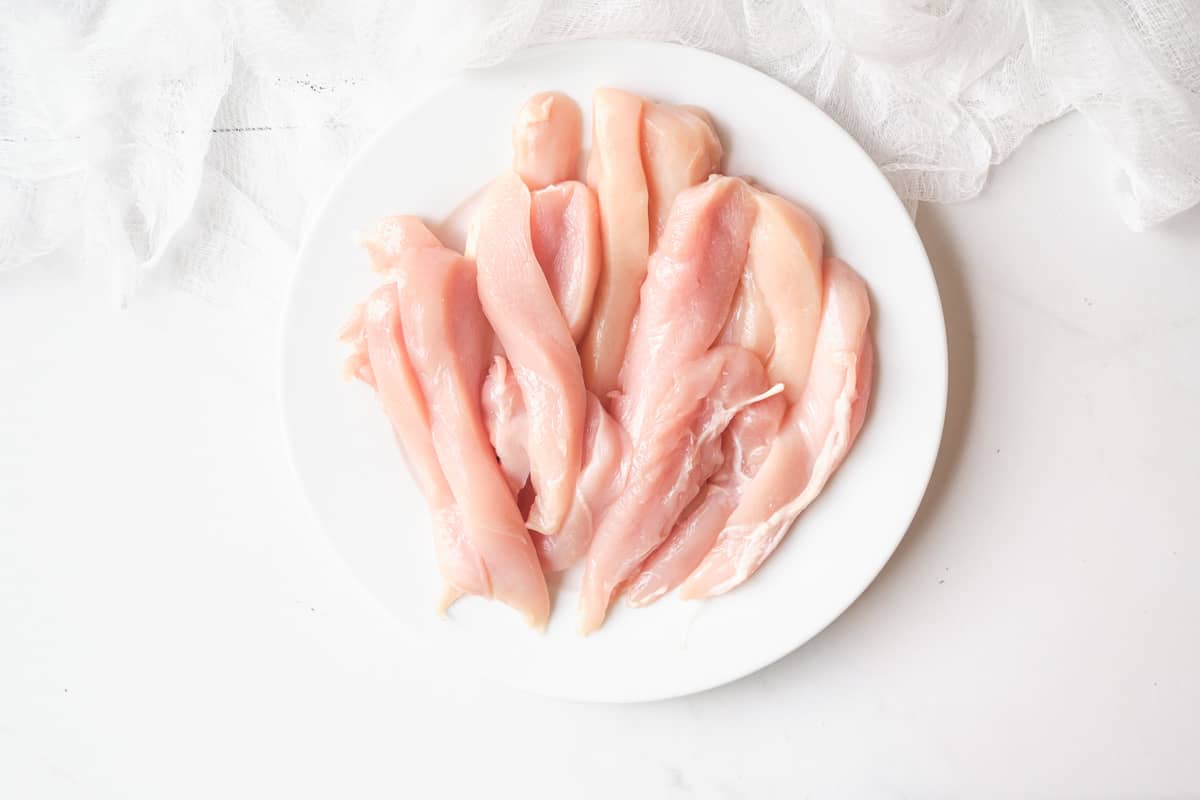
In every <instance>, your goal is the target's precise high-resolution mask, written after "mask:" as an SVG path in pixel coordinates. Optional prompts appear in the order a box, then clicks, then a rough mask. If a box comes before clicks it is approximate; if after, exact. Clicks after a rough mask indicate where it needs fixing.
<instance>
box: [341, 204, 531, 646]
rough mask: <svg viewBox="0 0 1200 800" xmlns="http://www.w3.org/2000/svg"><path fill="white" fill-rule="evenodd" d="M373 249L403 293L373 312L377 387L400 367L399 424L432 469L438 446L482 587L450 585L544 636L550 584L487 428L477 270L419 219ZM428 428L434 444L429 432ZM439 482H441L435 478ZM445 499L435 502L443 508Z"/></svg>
mask: <svg viewBox="0 0 1200 800" xmlns="http://www.w3.org/2000/svg"><path fill="white" fill-rule="evenodd" d="M364 244H365V245H366V247H367V249H368V251H369V252H370V254H371V257H372V260H373V261H374V262H375V265H376V268H377V269H380V270H381V271H383V272H385V273H386V274H387V276H388V277H389V278H390V279H391V280H392V284H391V286H393V287H394V305H392V301H391V299H390V297H391V296H390V295H388V294H387V293H386V292H385V293H383V294H380V295H378V296H376V297H375V300H376V303H375V304H374V306H373V305H372V304H371V303H368V306H367V310H366V313H365V317H366V323H367V345H368V352H369V355H370V361H371V370H372V372H373V373H374V378H375V382H376V386H377V388H379V387H382V386H383V385H384V375H385V369H386V368H390V363H391V361H392V360H394V361H395V363H396V364H397V365H399V366H397V367H396V368H395V372H394V377H395V387H394V388H395V390H396V391H395V393H394V399H395V401H396V402H392V403H389V404H388V406H389V408H390V411H389V414H390V416H392V417H393V424H394V425H395V427H397V431H398V433H400V435H401V436H402V438H404V439H405V446H406V451H407V452H410V458H414V460H415V459H417V458H420V459H422V463H423V464H425V465H426V466H428V462H429V458H428V447H432V450H433V454H434V456H435V457H436V462H437V465H438V466H439V467H440V471H441V476H442V478H443V479H444V484H445V486H446V487H448V488H449V491H450V493H451V496H452V497H453V501H454V507H455V509H456V511H457V520H458V522H459V524H461V531H462V534H461V542H462V543H463V544H462V546H463V547H464V548H469V550H470V552H471V554H472V557H473V559H475V561H476V563H477V565H478V572H479V575H478V579H477V580H475V582H474V583H470V582H468V581H466V580H465V579H464V580H461V581H459V580H455V579H453V578H452V579H451V580H452V581H453V582H454V583H455V585H456V586H457V588H458V589H460V590H462V591H470V592H471V593H478V594H481V595H483V596H486V597H494V598H495V599H498V600H500V601H501V602H503V603H505V604H506V605H509V606H511V607H512V608H514V609H516V610H518V611H520V612H521V613H522V614H524V615H525V617H526V619H527V620H528V621H529V623H530V624H531V625H533V626H535V627H542V626H544V625H545V623H546V620H547V618H548V616H549V595H548V592H547V589H546V582H545V578H544V577H543V575H542V572H541V569H540V566H539V564H538V560H537V554H536V552H535V551H534V548H533V543H532V541H531V540H530V537H529V534H528V532H527V531H526V530H525V525H524V521H523V520H522V519H521V515H520V512H519V511H518V509H517V505H516V500H515V499H514V497H513V494H512V491H511V490H510V488H509V485H508V482H507V480H506V479H505V476H504V474H503V473H502V472H501V470H500V467H499V465H498V464H497V461H496V454H495V451H494V450H493V449H492V446H491V443H490V441H489V440H488V435H487V430H486V428H485V425H484V420H483V411H482V406H481V400H480V397H481V394H482V391H483V384H484V377H485V373H486V371H487V369H488V366H489V364H490V363H491V359H492V349H493V342H492V339H493V337H492V331H491V329H490V327H489V326H488V323H487V320H486V319H485V318H484V315H483V310H482V308H481V307H480V303H479V298H478V295H477V293H476V288H475V268H474V265H472V263H471V262H470V261H469V260H467V259H465V258H463V257H462V256H460V255H458V254H457V253H454V252H452V251H450V250H447V249H446V248H444V247H441V246H440V244H439V243H438V242H437V239H436V237H434V236H433V234H432V233H430V232H429V231H428V230H427V229H426V228H424V226H423V225H422V224H421V223H420V222H419V221H418V220H416V219H414V218H411V217H393V218H389V219H388V220H385V222H384V223H383V224H382V225H381V226H380V227H379V229H378V230H377V231H376V232H375V234H374V235H372V236H370V237H368V238H367V240H366V241H365V242H364ZM385 288H386V287H385ZM397 320H398V324H397ZM375 323H378V325H377V326H376V327H373V325H375ZM373 337H374V338H373ZM377 356H378V357H377ZM403 356H406V357H407V358H406V359H404V358H403ZM416 388H419V393H418V392H416ZM397 403H402V404H404V405H405V408H399V407H397ZM404 414H407V415H408V416H407V417H404V416H403V415H404ZM397 421H399V422H400V423H401V424H397ZM426 429H427V431H428V433H427V435H428V445H426V444H425V441H424V439H423V438H422V436H424V435H425V434H423V433H421V432H422V431H424V430H426ZM406 431H407V433H405V432H406ZM410 441H411V442H413V445H412V446H410V445H409V442H410ZM413 453H419V454H421V455H413ZM424 472H427V473H431V474H432V470H430V469H426V470H424ZM426 480H427V482H428V481H429V480H431V479H430V478H428V477H427V479H426ZM432 480H433V481H434V482H435V483H436V475H434V476H433V478H432ZM435 488H437V489H438V492H440V487H436V486H435ZM438 492H434V493H433V494H434V497H435V498H436V499H438V500H440V501H442V503H441V504H442V505H443V506H444V501H445V498H444V495H442V494H439V493H438ZM427 496H428V495H427ZM460 584H469V585H460Z"/></svg>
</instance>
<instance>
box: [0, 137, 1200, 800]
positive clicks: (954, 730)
mask: <svg viewBox="0 0 1200 800" xmlns="http://www.w3.org/2000/svg"><path fill="white" fill-rule="evenodd" d="M1098 147H1099V145H1098V143H1097V142H1096V141H1095V139H1094V138H1093V137H1092V136H1091V135H1090V133H1089V132H1088V131H1087V130H1086V129H1085V127H1084V126H1083V124H1082V123H1081V122H1080V121H1079V120H1077V119H1066V120H1062V121H1060V122H1058V123H1055V124H1053V125H1051V126H1050V127H1048V128H1046V129H1043V130H1042V131H1040V132H1038V133H1037V134H1035V135H1034V136H1033V137H1032V138H1031V139H1030V140H1029V141H1028V142H1027V143H1026V145H1025V146H1024V147H1022V149H1020V150H1019V151H1018V152H1017V154H1016V156H1015V157H1014V158H1013V159H1012V160H1011V161H1010V162H1008V163H1006V164H1004V165H1002V166H1001V167H1000V168H999V169H998V170H997V171H996V172H995V174H994V178H993V181H992V184H991V185H990V186H989V187H988V189H987V190H986V191H985V192H984V194H983V196H981V197H980V198H978V199H977V200H974V201H971V202H969V203H965V204H962V205H958V206H950V207H945V206H943V207H935V206H923V207H922V208H921V210H920V214H919V217H918V227H919V228H920V229H921V233H922V236H923V237H924V239H925V242H926V245H927V247H928V249H929V252H930V255H931V257H932V260H933V262H934V266H935V269H936V272H937V277H938V282H939V285H940V287H941V291H942V297H943V302H944V304H945V307H946V316H947V321H948V327H949V336H950V354H951V396H950V412H949V419H948V422H947V432H946V438H945V442H944V444H943V451H942V455H941V459H940V461H939V465H938V468H937V470H936V473H935V476H934V482H933V485H932V487H931V489H930V492H929V494H928V497H927V499H926V502H925V504H924V506H923V508H922V511H921V512H920V514H919V515H918V518H917V520H916V522H915V523H914V525H913V528H912V530H911V531H910V533H909V535H908V537H907V539H906V540H905V542H904V543H903V544H902V546H901V548H900V550H899V552H898V553H897V554H896V557H895V558H894V559H893V560H892V562H891V563H890V564H889V566H888V567H887V569H886V570H885V571H884V573H883V575H882V576H881V577H880V578H879V580H878V581H877V582H876V583H875V585H874V586H873V587H872V588H871V589H870V590H869V591H868V592H867V593H866V594H865V595H864V596H863V597H862V598H861V599H860V600H859V602H858V603H856V604H855V605H854V606H853V607H852V608H851V609H850V610H849V611H848V612H847V613H846V614H845V615H844V616H843V617H842V618H841V619H840V620H839V621H838V622H836V623H835V624H834V625H833V626H832V627H830V628H829V629H828V630H827V631H826V632H825V633H823V634H822V635H821V636H819V637H818V638H817V639H815V640H814V641H813V642H811V643H810V644H809V645H807V646H805V647H804V648H802V649H801V650H799V651H797V652H796V653H794V654H792V655H791V656H790V657H788V658H786V659H784V660H783V661H781V662H780V663H778V664H776V665H775V666H773V667H771V668H769V669H767V670H765V671H763V672H761V673H759V674H757V675H754V676H752V677H750V678H747V679H745V680H742V681H739V682H737V683H735V684H732V685H730V686H726V687H724V688H721V689H718V690H715V691H711V692H708V693H705V694H702V695H697V696H693V697H690V698H685V699H681V700H675V701H667V702H663V703H654V704H646V705H638V706H587V705H576V704H569V703H561V702H557V701H549V700H543V699H539V698H536V697H530V696H526V695H522V694H516V693H513V692H510V691H507V690H504V689H499V688H496V687H493V686H489V685H481V684H479V683H478V682H477V681H475V680H473V679H472V678H471V677H470V674H469V672H458V671H454V670H447V669H445V668H444V667H442V666H441V665H439V664H437V663H436V661H434V660H433V659H432V658H431V656H430V654H427V653H421V652H414V651H412V650H410V649H408V648H407V647H406V646H405V642H404V641H401V640H399V639H398V638H397V636H396V630H395V628H394V627H393V626H392V625H391V624H390V622H389V620H388V619H387V618H386V616H385V615H384V614H383V612H382V611H381V610H380V609H379V607H378V606H377V605H376V604H375V603H374V602H373V601H372V599H371V598H370V597H369V596H367V595H366V594H365V593H364V592H363V591H362V590H361V589H360V588H359V587H358V586H357V584H356V583H355V582H354V580H353V579H352V578H351V576H350V575H349V574H348V572H347V571H346V569H345V568H344V567H343V566H342V564H341V563H340V562H339V561H338V560H337V558H336V557H335V555H334V554H333V552H332V550H331V549H330V547H329V546H328V545H327V543H326V542H325V541H324V539H323V538H322V536H321V534H320V532H319V531H318V530H316V529H315V528H314V526H313V525H312V524H311V523H310V521H309V520H308V518H307V516H306V512H305V510H304V507H303V505H302V504H301V502H300V499H299V498H298V496H297V494H296V489H295V487H294V486H293V482H292V476H291V473H290V472H289V469H288V466H287V464H286V460H285V458H286V457H285V454H284V448H283V441H282V437H281V431H280V425H279V423H278V415H277V411H276V397H275V383H276V381H275V373H274V369H273V360H272V353H273V348H274V342H273V341H272V339H271V337H270V336H264V335H263V334H262V331H263V330H266V329H269V327H270V326H269V325H266V326H257V327H256V326H254V325H244V324H241V323H239V322H237V321H236V320H235V319H233V318H232V317H230V316H229V315H226V314H224V313H223V312H220V311H217V310H214V309H212V308H208V307H205V306H203V305H201V304H198V303H192V302H189V301H181V300H179V299H178V298H175V299H168V300H163V301H161V302H155V303H143V304H142V305H141V306H140V307H137V308H135V309H134V310H132V311H129V312H121V311H119V310H117V309H114V308H113V307H112V306H111V304H110V303H108V302H107V301H106V300H104V299H103V298H102V297H100V296H98V295H97V294H96V292H95V290H94V289H95V283H96V280H95V279H94V278H93V277H92V275H93V274H94V273H95V272H96V271H97V270H95V269H90V270H89V267H88V266H86V265H81V264H78V263H62V264H60V265H58V266H55V267H50V268H46V269H41V270H38V271H26V272H19V273H7V274H3V275H0V796H3V797H13V798H27V797H28V798H33V797H38V798H43V797H45V798H60V797H62V798H73V797H79V798H107V797H113V798H117V797H120V798H161V797H171V798H193V797H195V798H200V797H289V798H300V797H396V796H402V797H418V796H446V797H451V796H468V797H488V798H506V797H556V796H567V797H572V798H592V797H595V798H607V797H612V796H620V797H655V798H674V797H679V798H683V797H694V798H734V797H746V798H767V797H836V798H843V797H900V796H918V797H935V796H943V797H967V796H970V797H1012V796H1029V797H1034V796H1055V797H1061V796H1088V797H1104V796H1143V797H1150V796H1196V795H1198V794H1200V760H1197V759H1196V757H1195V756H1196V753H1197V752H1200V680H1198V676H1200V537H1198V536H1197V534H1198V533H1200V309H1198V301H1200V211H1198V210H1197V209H1193V210H1192V211H1191V212H1189V213H1187V214H1185V215H1183V216H1182V217H1180V218H1177V219H1176V220H1174V221H1172V222H1170V223H1168V224H1166V225H1164V226H1161V227H1160V228H1158V229H1156V230H1154V231H1152V232H1150V233H1145V234H1135V233H1131V232H1130V231H1128V230H1127V229H1126V228H1124V226H1123V225H1121V223H1120V222H1119V220H1118V217H1117V214H1116V211H1115V209H1113V208H1112V207H1110V199H1109V198H1110V197H1111V194H1110V193H1109V192H1108V187H1107V186H1106V185H1105V181H1106V180H1107V178H1106V176H1103V175H1097V174H1095V173H1094V171H1093V169H1092V167H1091V166H1090V165H1091V164H1094V163H1097V161H1096V158H1095V156H1096V155H1097V152H1098V150H1097V148H1098ZM435 788H436V791H434V790H435Z"/></svg>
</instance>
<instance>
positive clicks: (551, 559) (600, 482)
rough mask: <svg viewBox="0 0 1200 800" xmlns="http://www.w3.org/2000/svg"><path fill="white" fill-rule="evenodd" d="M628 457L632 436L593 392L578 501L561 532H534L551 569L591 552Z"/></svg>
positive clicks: (540, 552)
mask: <svg viewBox="0 0 1200 800" xmlns="http://www.w3.org/2000/svg"><path fill="white" fill-rule="evenodd" d="M628 456H629V439H628V437H627V436H626V435H625V431H624V429H623V428H622V427H621V426H620V425H619V424H617V421H616V420H615V419H613V418H612V416H611V415H610V414H609V413H608V412H607V411H606V410H605V409H604V406H603V405H601V403H600V400H599V399H598V398H597V397H596V396H595V395H594V394H591V393H590V392H589V393H588V413H587V424H586V426H585V427H584V434H583V469H582V470H580V473H579V482H578V483H577V484H576V487H575V502H574V503H573V504H572V505H571V510H570V511H569V512H568V513H567V518H566V519H565V520H564V521H563V526H562V528H561V529H560V530H559V532H558V533H557V534H555V535H554V536H543V535H541V534H538V533H535V534H533V544H534V546H535V547H536V548H537V551H538V555H539V556H540V557H541V559H542V566H543V567H544V568H545V569H546V571H547V572H561V571H563V570H565V569H567V568H569V567H571V566H573V565H574V564H575V563H576V562H578V561H579V559H581V558H583V556H584V554H585V553H587V550H588V546H589V545H590V544H591V543H592V536H593V534H594V533H595V526H596V523H597V522H598V521H599V519H600V515H601V514H602V513H603V512H604V510H605V509H606V508H608V506H609V504H611V503H612V501H613V500H614V499H616V497H617V495H618V494H619V493H620V491H621V486H622V485H623V483H624V474H625V470H626V467H627V460H628Z"/></svg>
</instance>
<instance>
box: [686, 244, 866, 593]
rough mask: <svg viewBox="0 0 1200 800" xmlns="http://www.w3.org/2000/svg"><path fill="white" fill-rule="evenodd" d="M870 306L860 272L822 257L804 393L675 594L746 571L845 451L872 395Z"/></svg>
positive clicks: (721, 583) (732, 580) (716, 589)
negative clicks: (817, 317) (820, 294)
mask: <svg viewBox="0 0 1200 800" xmlns="http://www.w3.org/2000/svg"><path fill="white" fill-rule="evenodd" d="M870 311H871V308H870V302H869V300H868V298H867V289H866V285H865V284H864V283H863V281H862V278H860V277H859V276H858V275H857V274H856V273H855V272H854V270H852V269H850V268H849V267H848V266H846V265H845V264H843V263H842V262H840V261H838V260H836V259H829V260H827V261H826V264H825V295H824V303H823V311H822V313H821V324H820V328H819V331H818V334H817V342H816V348H815V350H814V352H813V357H812V367H811V371H810V373H809V377H808V381H807V383H806V384H805V386H804V390H803V393H802V394H801V396H800V398H799V400H797V401H796V402H795V403H794V404H793V405H792V406H791V408H790V409H788V413H787V416H786V417H785V418H784V421H783V424H782V426H781V428H780V432H779V435H778V437H777V439H776V441H775V443H774V444H773V445H772V447H771V451H770V453H769V454H768V455H767V459H766V461H765V462H764V463H763V465H762V467H761V468H760V469H759V470H758V473H757V474H756V475H755V476H754V479H753V480H752V481H751V482H750V484H749V485H748V486H747V487H746V489H745V493H744V498H743V500H742V502H741V504H740V505H739V506H738V507H737V509H736V510H735V511H734V512H733V514H732V516H730V518H729V520H728V521H727V522H726V524H725V527H724V529H723V530H722V531H721V533H720V535H719V536H718V537H717V541H716V544H715V545H714V546H713V549H712V550H711V551H710V552H709V553H708V555H706V556H705V557H704V560H703V561H702V562H701V563H700V566H699V567H698V568H697V569H696V571H695V572H693V573H692V574H691V575H690V576H689V577H688V579H687V580H686V581H684V583H683V585H682V586H681V587H680V590H679V591H680V595H681V596H683V597H686V598H695V597H711V596H713V595H717V594H721V593H723V592H727V591H729V590H730V589H732V588H734V587H735V586H737V585H738V584H740V583H742V582H743V581H744V580H746V578H748V577H750V575H752V574H753V573H754V571H755V570H756V569H758V567H759V566H760V565H761V564H762V563H763V561H765V560H766V558H767V556H769V555H770V554H771V552H772V551H773V550H774V549H775V548H776V546H778V544H779V542H780V541H781V540H782V539H783V537H784V535H785V534H786V533H787V531H788V529H789V528H790V526H791V524H792V523H793V522H794V521H795V519H796V517H797V516H799V514H800V512H802V511H803V510H804V509H805V508H807V507H808V505H809V503H811V502H812V501H813V499H814V498H816V496H817V494H819V493H820V491H821V489H822V488H824V486H825V483H826V481H827V480H828V479H829V476H830V475H831V474H832V473H833V471H834V470H835V469H837V467H838V465H839V464H841V462H842V459H843V458H845V456H846V452H847V451H848V450H849V449H850V445H852V444H853V443H854V438H855V436H857V435H858V431H859V429H860V428H861V427H862V423H863V418H864V416H865V414H866V405H867V401H868V399H869V395H870V388H871V372H872V366H873V359H874V350H873V348H872V345H871V340H870V338H869V334H868V331H867V322H868V319H869V317H870Z"/></svg>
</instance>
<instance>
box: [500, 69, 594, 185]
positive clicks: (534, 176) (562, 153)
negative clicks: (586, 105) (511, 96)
mask: <svg viewBox="0 0 1200 800" xmlns="http://www.w3.org/2000/svg"><path fill="white" fill-rule="evenodd" d="M582 133H583V122H582V119H581V117H580V113H579V106H578V105H576V104H575V101H574V100H572V99H571V98H569V97H567V96H566V95H565V94H562V93H561V92H539V93H538V94H535V95H534V96H533V97H531V98H529V99H528V100H526V101H525V105H523V106H521V110H520V111H519V112H517V119H516V122H514V123H513V130H512V146H513V171H514V172H516V173H517V174H518V175H520V176H521V179H522V180H524V181H525V184H526V185H527V186H528V187H529V188H530V189H541V188H543V187H546V186H550V185H551V184H555V183H562V182H563V181H567V180H571V179H572V178H574V177H575V175H576V169H577V168H578V166H579V148H580V143H581V140H580V137H581V135H582Z"/></svg>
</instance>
